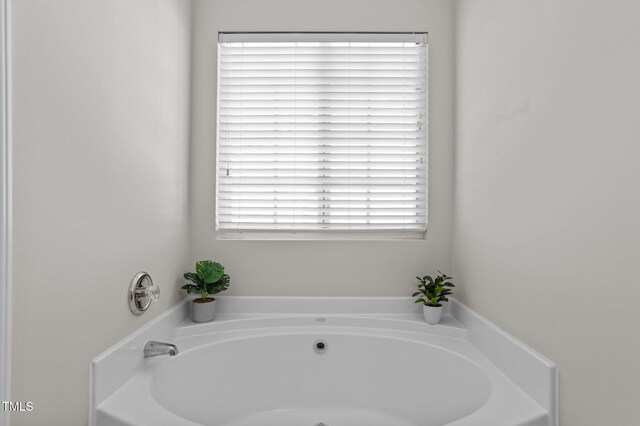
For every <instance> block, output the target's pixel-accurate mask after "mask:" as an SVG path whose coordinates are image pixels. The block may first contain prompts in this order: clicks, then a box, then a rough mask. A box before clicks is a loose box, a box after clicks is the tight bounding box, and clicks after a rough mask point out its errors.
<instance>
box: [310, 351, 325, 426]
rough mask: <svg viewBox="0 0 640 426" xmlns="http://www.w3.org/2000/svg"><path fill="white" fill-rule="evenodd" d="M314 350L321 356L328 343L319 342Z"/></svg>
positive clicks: (322, 425)
mask: <svg viewBox="0 0 640 426" xmlns="http://www.w3.org/2000/svg"><path fill="white" fill-rule="evenodd" d="M313 350H314V351H316V352H317V353H319V354H321V353H324V352H325V351H326V350H327V343H326V342H325V341H324V340H318V341H316V342H315V343H314V344H313ZM315 426H327V425H325V424H324V423H318V424H317V425H315Z"/></svg>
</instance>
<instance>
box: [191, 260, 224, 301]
mask: <svg viewBox="0 0 640 426" xmlns="http://www.w3.org/2000/svg"><path fill="white" fill-rule="evenodd" d="M184 278H185V279H187V280H189V281H191V282H192V283H193V284H185V285H183V286H182V287H181V288H182V289H183V290H186V291H187V293H189V294H192V293H200V299H196V300H195V301H197V302H199V303H206V302H207V296H208V295H209V294H218V293H220V292H221V291H224V290H226V289H227V288H229V281H230V280H231V278H230V277H229V275H227V274H225V273H224V266H222V265H221V264H219V263H218V262H213V261H211V260H201V261H199V262H197V263H196V272H187V273H185V274H184Z"/></svg>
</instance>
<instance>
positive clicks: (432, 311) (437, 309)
mask: <svg viewBox="0 0 640 426" xmlns="http://www.w3.org/2000/svg"><path fill="white" fill-rule="evenodd" d="M416 278H417V279H418V281H419V282H420V284H418V291H416V292H415V293H413V294H412V295H411V297H416V296H418V295H420V297H418V298H417V299H416V303H422V314H423V315H424V320H425V321H426V322H428V323H429V324H437V323H439V322H440V317H441V316H442V303H443V302H447V301H448V300H449V299H447V296H448V295H450V294H451V293H452V291H451V287H455V286H454V285H453V283H452V282H450V281H451V277H450V276H447V274H443V273H442V272H440V271H438V275H437V276H436V277H435V278H432V277H430V276H429V275H425V276H424V277H422V278H420V277H416Z"/></svg>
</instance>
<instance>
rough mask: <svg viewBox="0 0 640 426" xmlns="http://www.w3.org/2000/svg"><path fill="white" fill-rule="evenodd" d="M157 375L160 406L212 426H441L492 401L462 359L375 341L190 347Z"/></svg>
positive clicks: (335, 337) (485, 383)
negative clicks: (489, 400)
mask: <svg viewBox="0 0 640 426" xmlns="http://www.w3.org/2000/svg"><path fill="white" fill-rule="evenodd" d="M319 341H322V343H323V344H324V346H323V345H322V344H321V345H319V346H318V345H317V343H318V342H319ZM318 349H319V350H318ZM152 377H153V378H152V380H151V393H152V396H153V398H154V399H155V400H156V401H157V402H158V403H159V404H160V405H161V406H163V407H164V408H166V409H167V410H169V411H171V412H173V413H174V414H176V415H177V416H179V417H181V418H184V419H186V420H189V421H191V422H194V423H196V424H201V425H210V426H307V425H308V426H355V425H363V426H364V425H366V426H442V425H446V424H448V423H451V422H454V421H455V420H457V419H460V418H462V417H465V416H468V415H469V414H471V413H473V412H474V411H476V410H477V409H479V408H480V407H481V406H482V405H483V404H484V403H485V402H486V401H487V400H488V398H489V396H490V393H491V385H490V381H489V380H488V378H487V376H486V374H485V373H484V371H483V370H482V369H481V368H480V367H479V366H478V365H476V364H475V363H474V362H472V361H471V360H469V359H467V358H465V357H463V356H461V355H459V354H457V353H455V352H453V351H450V350H448V349H444V348H441V347H438V346H436V345H431V344H427V343H424V342H420V341H417V340H410V339H404V338H393V337H381V336H376V335H374V334H366V333H338V332H326V333H324V334H317V333H312V332H309V333H291V334H280V335H278V334H265V335H259V336H254V337H236V338H231V339H228V340H222V341H218V342H215V343H210V344H205V345H201V346H196V347H194V348H191V349H187V350H185V351H183V352H181V353H180V354H179V355H178V356H176V357H172V358H171V359H167V360H166V361H164V362H162V363H159V364H158V365H157V366H155V367H154V371H153V375H152Z"/></svg>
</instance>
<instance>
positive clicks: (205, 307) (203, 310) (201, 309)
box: [191, 297, 216, 322]
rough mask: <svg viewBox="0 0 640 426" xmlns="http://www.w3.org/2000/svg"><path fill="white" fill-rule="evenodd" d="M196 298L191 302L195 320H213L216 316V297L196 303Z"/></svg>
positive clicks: (192, 315)
mask: <svg viewBox="0 0 640 426" xmlns="http://www.w3.org/2000/svg"><path fill="white" fill-rule="evenodd" d="M199 299H200V298H198V299H194V300H193V302H191V319H192V320H193V321H194V322H209V321H213V320H214V319H215V317H216V299H214V298H213V297H209V298H207V299H208V300H210V301H209V302H207V303H196V300H199Z"/></svg>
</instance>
